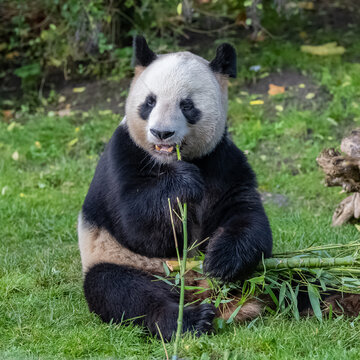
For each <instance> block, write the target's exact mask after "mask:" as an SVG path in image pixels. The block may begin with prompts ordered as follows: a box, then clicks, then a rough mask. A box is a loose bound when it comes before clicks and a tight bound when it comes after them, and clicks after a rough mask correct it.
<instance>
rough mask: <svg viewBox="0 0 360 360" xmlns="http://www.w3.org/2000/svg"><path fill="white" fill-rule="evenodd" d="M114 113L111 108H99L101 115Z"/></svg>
mask: <svg viewBox="0 0 360 360" xmlns="http://www.w3.org/2000/svg"><path fill="white" fill-rule="evenodd" d="M112 113H113V112H112V111H111V110H99V115H110V114H112Z"/></svg>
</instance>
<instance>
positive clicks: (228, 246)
mask: <svg viewBox="0 0 360 360" xmlns="http://www.w3.org/2000/svg"><path fill="white" fill-rule="evenodd" d="M235 242H236V241H235V239H233V238H232V237H231V236H229V235H227V234H226V233H225V231H224V229H222V228H219V229H218V232H217V234H215V236H214V238H213V240H212V241H210V243H209V246H208V248H207V250H206V254H205V260H204V270H205V273H206V274H207V275H208V276H210V277H214V278H217V279H220V280H222V281H226V282H230V281H236V280H239V279H243V278H245V277H246V276H247V275H248V274H249V272H251V271H252V270H253V266H251V265H250V263H249V262H244V255H243V254H242V256H239V255H237V251H236V249H235V247H234V243H235ZM256 264H257V262H256ZM256 264H255V265H256Z"/></svg>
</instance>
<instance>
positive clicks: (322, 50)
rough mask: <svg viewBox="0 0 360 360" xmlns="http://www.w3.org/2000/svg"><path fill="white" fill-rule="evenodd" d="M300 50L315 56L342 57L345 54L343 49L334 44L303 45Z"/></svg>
mask: <svg viewBox="0 0 360 360" xmlns="http://www.w3.org/2000/svg"><path fill="white" fill-rule="evenodd" d="M300 50H301V51H302V52H305V53H309V54H312V55H317V56H330V55H342V54H343V53H344V52H345V48H344V47H343V46H338V45H337V43H336V42H331V43H327V44H324V45H303V46H301V48H300Z"/></svg>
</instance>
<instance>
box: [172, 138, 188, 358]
mask: <svg viewBox="0 0 360 360" xmlns="http://www.w3.org/2000/svg"><path fill="white" fill-rule="evenodd" d="M176 153H177V158H178V161H181V154H180V148H179V145H176ZM178 205H179V210H180V213H181V221H182V225H183V237H184V244H183V254H182V257H183V258H182V261H181V262H180V264H179V265H180V299H179V314H178V319H177V329H176V335H175V343H174V354H173V356H172V360H177V359H178V352H179V344H180V339H181V334H182V330H183V320H184V300H185V272H186V259H187V250H188V248H187V243H188V233H187V203H184V204H183V206H181V203H180V200H179V199H178Z"/></svg>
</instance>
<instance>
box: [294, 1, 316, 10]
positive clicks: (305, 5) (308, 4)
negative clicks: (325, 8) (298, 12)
mask: <svg viewBox="0 0 360 360" xmlns="http://www.w3.org/2000/svg"><path fill="white" fill-rule="evenodd" d="M298 7H299V8H300V9H304V10H315V5H314V3H313V2H312V1H300V2H299V3H298Z"/></svg>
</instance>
